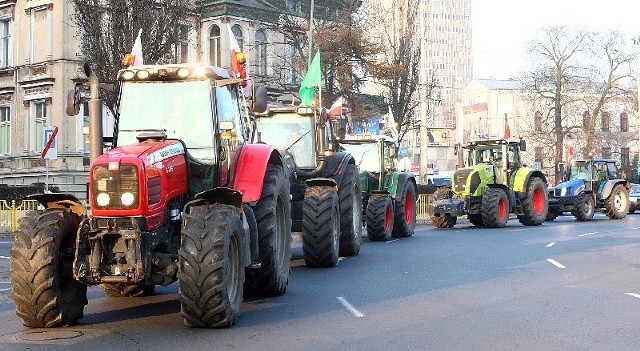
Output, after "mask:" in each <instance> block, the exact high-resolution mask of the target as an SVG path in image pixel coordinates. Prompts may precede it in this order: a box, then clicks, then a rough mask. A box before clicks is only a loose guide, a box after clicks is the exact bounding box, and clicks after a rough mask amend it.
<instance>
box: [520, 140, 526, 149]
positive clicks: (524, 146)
mask: <svg viewBox="0 0 640 351" xmlns="http://www.w3.org/2000/svg"><path fill="white" fill-rule="evenodd" d="M520 151H527V142H526V141H524V140H520Z"/></svg>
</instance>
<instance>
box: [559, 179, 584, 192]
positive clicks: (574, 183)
mask: <svg viewBox="0 0 640 351" xmlns="http://www.w3.org/2000/svg"><path fill="white" fill-rule="evenodd" d="M582 191H584V180H583V179H574V180H568V181H566V182H562V183H560V184H558V185H556V186H555V187H554V190H553V195H554V196H575V195H577V194H579V193H580V192H582Z"/></svg>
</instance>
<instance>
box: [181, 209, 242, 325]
mask: <svg viewBox="0 0 640 351" xmlns="http://www.w3.org/2000/svg"><path fill="white" fill-rule="evenodd" d="M181 236H182V240H181V246H180V250H179V251H178V257H179V264H180V270H179V272H178V282H179V290H178V298H179V300H180V305H181V308H180V313H181V314H182V317H183V318H184V324H185V325H187V326H190V327H205V328H226V327H230V326H232V325H233V324H235V322H236V320H237V318H238V316H239V315H240V304H241V303H242V294H243V283H244V277H245V275H244V274H245V264H244V257H245V252H244V250H245V245H246V244H245V242H244V240H245V239H244V233H243V229H242V220H241V219H240V213H239V212H238V210H237V209H236V208H235V207H233V206H230V205H223V204H219V203H216V204H212V205H204V206H194V207H191V208H189V211H188V212H187V213H186V214H185V215H184V220H183V225H182V233H181Z"/></svg>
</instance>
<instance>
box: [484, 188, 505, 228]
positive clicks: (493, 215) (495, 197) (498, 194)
mask: <svg viewBox="0 0 640 351" xmlns="http://www.w3.org/2000/svg"><path fill="white" fill-rule="evenodd" d="M480 214H481V215H482V223H484V225H485V226H487V227H489V228H502V227H504V226H506V225H507V220H508V219H509V199H508V198H507V194H506V193H505V192H504V190H502V189H500V188H489V190H487V192H486V193H485V194H484V196H483V197H482V206H481V208H480Z"/></svg>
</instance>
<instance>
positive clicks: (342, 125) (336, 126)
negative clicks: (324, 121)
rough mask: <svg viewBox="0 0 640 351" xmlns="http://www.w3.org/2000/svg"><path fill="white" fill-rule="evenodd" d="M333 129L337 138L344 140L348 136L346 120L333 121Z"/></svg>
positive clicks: (337, 119)
mask: <svg viewBox="0 0 640 351" xmlns="http://www.w3.org/2000/svg"><path fill="white" fill-rule="evenodd" d="M331 124H332V128H333V130H335V133H336V138H338V139H341V140H342V139H344V137H345V136H346V135H347V120H346V119H344V118H336V119H333V120H332V121H331Z"/></svg>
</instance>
